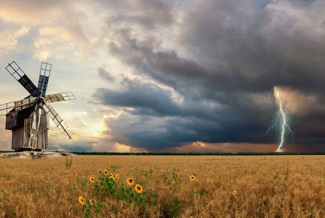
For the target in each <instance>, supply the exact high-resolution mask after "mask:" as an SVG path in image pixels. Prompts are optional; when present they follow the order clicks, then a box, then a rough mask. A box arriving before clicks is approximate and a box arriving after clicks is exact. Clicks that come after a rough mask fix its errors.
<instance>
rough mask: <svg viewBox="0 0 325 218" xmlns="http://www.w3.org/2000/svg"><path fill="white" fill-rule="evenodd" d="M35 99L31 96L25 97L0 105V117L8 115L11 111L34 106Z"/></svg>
mask: <svg viewBox="0 0 325 218" xmlns="http://www.w3.org/2000/svg"><path fill="white" fill-rule="evenodd" d="M36 101H37V98H36V97H33V96H29V97H26V98H24V99H22V100H17V101H12V102H8V103H5V104H1V105H0V116H2V115H6V114H8V113H9V112H10V111H11V110H13V109H15V110H16V111H21V110H24V109H27V108H29V107H32V106H34V105H35V104H36Z"/></svg>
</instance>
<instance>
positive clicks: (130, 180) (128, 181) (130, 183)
mask: <svg viewBox="0 0 325 218" xmlns="http://www.w3.org/2000/svg"><path fill="white" fill-rule="evenodd" d="M126 183H127V184H128V185H129V186H131V185H133V184H134V179H132V178H127V179H126Z"/></svg>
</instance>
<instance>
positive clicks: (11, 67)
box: [6, 61, 41, 97]
mask: <svg viewBox="0 0 325 218" xmlns="http://www.w3.org/2000/svg"><path fill="white" fill-rule="evenodd" d="M6 70H7V71H8V72H9V73H10V74H11V76H13V77H14V78H15V79H16V80H17V81H18V82H19V83H20V84H21V85H22V86H23V87H24V88H25V89H26V90H27V91H28V92H29V94H31V95H32V96H33V97H38V96H39V95H40V94H41V91H40V90H39V89H38V88H37V87H36V86H35V85H34V83H33V82H32V81H31V80H30V79H29V78H28V76H27V75H26V74H25V73H24V71H23V70H22V69H21V68H20V67H19V66H18V64H17V63H16V62H15V61H13V62H11V64H8V66H7V67H6Z"/></svg>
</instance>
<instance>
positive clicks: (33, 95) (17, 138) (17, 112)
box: [0, 61, 76, 151]
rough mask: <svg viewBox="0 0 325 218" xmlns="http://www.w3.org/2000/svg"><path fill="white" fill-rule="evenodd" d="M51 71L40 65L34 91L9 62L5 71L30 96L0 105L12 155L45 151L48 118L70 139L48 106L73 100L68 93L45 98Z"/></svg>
mask: <svg viewBox="0 0 325 218" xmlns="http://www.w3.org/2000/svg"><path fill="white" fill-rule="evenodd" d="M51 68H52V65H51V64H49V63H44V62H42V64H41V70H40V76H39V82H38V87H36V86H35V85H34V84H33V82H32V81H31V80H30V79H29V78H28V77H27V75H26V74H25V73H24V72H23V71H22V69H21V68H20V67H19V66H18V65H17V64H16V62H14V61H13V62H12V63H11V64H8V66H7V67H6V70H7V71H8V72H9V73H10V74H11V75H12V76H13V77H14V78H15V79H16V80H17V81H18V82H19V83H20V84H21V85H22V86H23V87H24V88H25V89H26V90H27V91H28V92H29V94H30V95H29V96H27V97H26V98H24V99H22V100H18V101H14V102H9V103H6V104H2V105H0V115H6V127H5V128H6V130H11V131H12V143H11V148H12V149H14V150H15V151H22V150H36V151H41V150H43V149H47V148H48V130H49V118H48V117H50V118H51V119H52V120H53V122H54V123H55V125H56V126H57V127H60V128H62V129H63V131H64V132H65V133H66V135H67V136H68V137H69V138H70V139H71V134H70V133H69V132H68V131H67V128H68V126H67V125H66V124H65V123H64V121H63V120H62V118H61V117H60V116H59V114H58V113H57V112H56V111H55V110H54V108H53V107H52V106H51V105H50V103H51V102H59V101H68V100H75V99H76V98H75V96H74V95H73V94H72V93H71V92H64V93H58V94H52V95H46V90H47V85H48V82H49V78H50V73H51Z"/></svg>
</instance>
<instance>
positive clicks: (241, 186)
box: [0, 156, 325, 218]
mask: <svg viewBox="0 0 325 218" xmlns="http://www.w3.org/2000/svg"><path fill="white" fill-rule="evenodd" d="M70 161H71V160H70V159H66V158H65V157H59V158H48V159H35V160H21V159H0V217H33V218H34V217H46V218H50V217H325V197H324V196H325V189H324V187H325V183H324V180H325V170H324V169H323V166H324V163H325V157H323V156H74V157H73V158H72V164H71V166H70V167H69V166H68V165H69V163H70ZM105 170H107V171H105ZM100 171H101V173H100ZM103 172H105V173H107V172H109V175H107V176H106V175H105V174H104V173H103ZM116 174H118V175H116ZM105 176H106V177H109V176H112V177H113V178H112V179H108V178H106V177H105ZM91 177H93V180H94V182H91V181H90V178H91ZM118 177H119V178H118ZM128 178H129V179H130V178H131V179H133V180H134V184H132V185H131V184H128V182H127V181H126V180H127V179H128ZM113 179H114V180H113ZM105 182H106V183H105ZM107 184H108V185H107ZM136 184H138V185H139V186H138V190H135V185H136ZM104 186H105V187H106V188H104ZM139 187H141V188H139ZM80 197H82V199H81V198H80ZM89 200H91V201H89ZM82 203H83V204H82Z"/></svg>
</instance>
